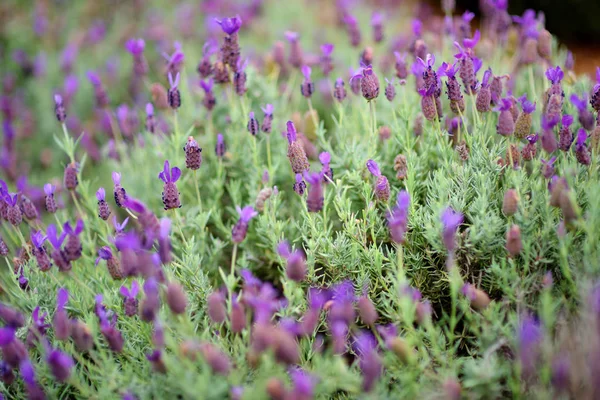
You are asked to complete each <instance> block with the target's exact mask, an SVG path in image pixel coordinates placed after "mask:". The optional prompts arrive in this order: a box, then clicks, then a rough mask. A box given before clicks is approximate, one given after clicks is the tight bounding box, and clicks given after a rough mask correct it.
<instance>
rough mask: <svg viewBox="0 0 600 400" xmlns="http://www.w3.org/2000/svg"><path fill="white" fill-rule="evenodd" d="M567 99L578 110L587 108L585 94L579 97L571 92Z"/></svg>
mask: <svg viewBox="0 0 600 400" xmlns="http://www.w3.org/2000/svg"><path fill="white" fill-rule="evenodd" d="M557 68H558V67H557ZM569 100H571V103H573V105H574V106H575V107H576V108H577V110H578V111H579V112H581V111H584V110H585V109H586V108H587V97H586V95H585V94H584V95H583V96H582V97H579V96H577V95H576V94H575V93H573V94H572V95H571V97H569Z"/></svg>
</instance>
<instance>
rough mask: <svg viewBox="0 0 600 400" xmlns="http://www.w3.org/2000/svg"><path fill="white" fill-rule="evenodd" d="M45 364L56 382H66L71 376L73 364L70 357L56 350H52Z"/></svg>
mask: <svg viewBox="0 0 600 400" xmlns="http://www.w3.org/2000/svg"><path fill="white" fill-rule="evenodd" d="M46 362H47V363H48V366H49V367H50V372H52V375H54V378H55V379H56V380H57V381H58V382H66V381H67V379H69V376H71V370H72V369H73V366H74V363H73V359H72V358H71V356H70V355H68V354H66V353H63V352H62V351H60V350H58V349H52V350H51V351H50V352H49V353H48V356H47V357H46Z"/></svg>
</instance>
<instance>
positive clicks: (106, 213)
mask: <svg viewBox="0 0 600 400" xmlns="http://www.w3.org/2000/svg"><path fill="white" fill-rule="evenodd" d="M96 199H97V200H98V216H99V217H100V218H101V219H102V220H104V221H106V220H107V219H108V217H110V208H109V207H108V204H107V203H106V191H105V190H104V188H99V189H98V191H97V192H96Z"/></svg>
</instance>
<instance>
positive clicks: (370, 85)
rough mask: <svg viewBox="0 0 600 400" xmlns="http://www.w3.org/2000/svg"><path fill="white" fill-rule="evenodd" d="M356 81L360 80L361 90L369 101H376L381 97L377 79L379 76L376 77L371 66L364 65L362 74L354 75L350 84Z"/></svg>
mask: <svg viewBox="0 0 600 400" xmlns="http://www.w3.org/2000/svg"><path fill="white" fill-rule="evenodd" d="M356 79H359V81H360V90H361V92H362V95H363V97H364V98H365V99H366V100H367V101H371V100H373V99H376V98H377V97H378V96H379V79H378V78H377V75H375V72H374V71H373V67H371V66H370V65H363V66H362V67H361V71H360V73H359V74H356V75H354V76H353V77H352V78H351V79H350V82H351V83H352V81H355V80H356Z"/></svg>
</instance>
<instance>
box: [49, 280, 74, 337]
mask: <svg viewBox="0 0 600 400" xmlns="http://www.w3.org/2000/svg"><path fill="white" fill-rule="evenodd" d="M68 301H69V292H68V291H67V289H65V288H60V289H58V293H57V295H56V312H55V313H54V317H53V318H52V327H53V328H54V336H55V337H56V338H57V339H58V340H67V339H69V336H70V334H71V324H70V323H69V316H68V315H67V311H66V310H65V305H66V304H67V302H68Z"/></svg>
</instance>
